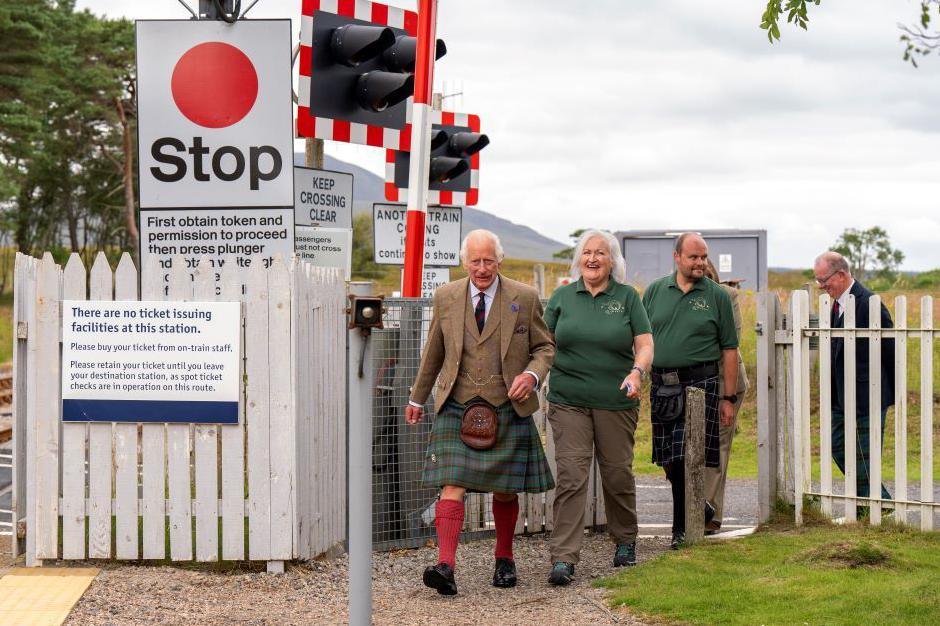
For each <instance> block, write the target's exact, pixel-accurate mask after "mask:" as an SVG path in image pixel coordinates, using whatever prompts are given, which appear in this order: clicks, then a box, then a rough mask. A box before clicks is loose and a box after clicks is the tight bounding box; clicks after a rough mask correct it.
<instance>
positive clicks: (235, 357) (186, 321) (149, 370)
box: [62, 300, 241, 424]
mask: <svg viewBox="0 0 940 626" xmlns="http://www.w3.org/2000/svg"><path fill="white" fill-rule="evenodd" d="M240 338H241V320H240V305H239V303H238V302H147V301H144V302H103V301H85V300H66V301H64V302H63V303H62V419H63V421H66V422H145V423H153V422H157V423H161V422H174V423H196V424H237V423H238V377H239V354H240V352H241V345H240Z"/></svg>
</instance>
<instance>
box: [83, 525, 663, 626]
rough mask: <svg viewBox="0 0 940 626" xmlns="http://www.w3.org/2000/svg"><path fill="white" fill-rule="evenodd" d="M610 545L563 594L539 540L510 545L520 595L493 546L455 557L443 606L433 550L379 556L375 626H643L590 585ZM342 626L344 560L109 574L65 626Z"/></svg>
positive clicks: (653, 542)
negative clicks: (452, 587) (273, 570)
mask: <svg viewBox="0 0 940 626" xmlns="http://www.w3.org/2000/svg"><path fill="white" fill-rule="evenodd" d="M666 548H667V542H666V540H665V539H641V540H640V541H639V542H638V551H637V552H638V555H637V556H638V559H639V560H640V561H641V562H642V561H644V560H646V559H648V558H650V557H652V556H654V555H656V554H658V553H660V552H662V551H664V550H665V549H666ZM612 553H613V545H612V544H611V543H610V542H609V540H608V539H607V537H606V535H590V536H588V537H586V538H585V545H584V550H583V551H582V561H581V563H580V564H579V565H578V567H577V572H576V573H577V575H576V580H575V582H574V583H573V584H571V585H570V586H568V587H552V586H551V585H549V584H548V582H547V577H548V569H549V567H550V563H549V562H548V558H549V556H548V544H547V541H546V539H545V537H544V536H542V535H537V536H532V537H519V538H517V539H516V544H515V558H516V565H517V568H518V570H519V585H518V586H517V587H516V588H515V589H496V588H494V587H493V586H492V585H491V584H490V582H491V579H492V575H493V570H492V568H493V556H492V554H493V540H482V541H475V542H472V543H466V544H462V545H461V546H460V548H459V550H458V552H457V586H458V589H459V594H458V595H457V596H454V597H443V596H439V595H438V594H437V592H435V591H434V590H432V589H428V588H426V587H425V586H424V585H423V584H422V583H421V572H422V570H423V569H424V567H425V566H426V565H429V564H433V563H434V561H435V560H436V556H437V550H436V548H421V549H417V550H401V551H397V552H387V553H377V554H376V555H375V578H374V585H373V587H374V595H373V615H374V622H375V624H396V625H399V624H400V625H405V624H415V625H417V624H428V623H444V624H501V625H503V624H506V625H508V624H526V625H535V624H537V625H538V626H548V625H551V624H566V625H578V626H580V625H581V624H632V625H637V624H642V622H640V621H637V620H636V619H635V618H633V617H632V616H631V615H629V614H628V613H626V612H625V611H623V610H620V609H618V610H615V611H614V612H613V613H612V612H611V611H609V610H608V609H607V605H606V602H605V595H606V592H605V591H604V590H602V589H596V588H594V587H593V586H592V582H593V580H594V579H595V578H597V577H599V576H606V575H609V574H612V573H614V572H615V571H617V570H615V569H614V568H613V567H612V565H611V559H612ZM345 621H346V559H345V558H340V559H335V560H332V561H313V562H309V563H302V564H297V565H293V566H290V567H289V568H288V570H287V573H285V574H284V575H281V576H272V575H268V574H266V573H264V572H263V571H249V570H246V569H240V570H235V571H228V572H224V571H221V569H219V568H215V569H213V568H211V567H200V568H187V567H149V566H141V565H106V566H105V567H104V569H103V570H102V572H101V574H99V576H98V578H97V579H96V580H95V581H94V582H93V583H92V585H91V587H90V588H89V589H88V591H87V592H86V593H85V595H84V596H83V597H82V599H81V600H80V601H79V602H78V604H77V605H76V606H75V608H74V610H73V611H72V613H71V615H70V616H69V619H68V621H67V622H66V624H69V625H75V626H77V625H85V624H94V625H105V624H107V625H114V626H119V625H124V624H187V625H188V624H220V625H221V624H251V625H268V624H271V625H273V624H278V625H280V624H285V625H289V624H298V625H299V624H342V623H345Z"/></svg>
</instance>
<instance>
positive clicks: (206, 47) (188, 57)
mask: <svg viewBox="0 0 940 626" xmlns="http://www.w3.org/2000/svg"><path fill="white" fill-rule="evenodd" d="M170 89H171V90H172V92H173V101H174V102H176V106H177V108H179V110H180V113H182V114H183V115H185V116H186V118H187V119H189V121H191V122H193V123H194V124H199V125H200V126H204V127H206V128H225V127H226V126H231V125H232V124H235V123H236V122H238V121H240V120H241V119H242V118H243V117H245V116H246V115H248V112H249V111H251V108H252V107H253V106H254V105H255V99H256V98H257V97H258V73H257V72H256V71H255V66H254V65H252V63H251V59H249V58H248V56H247V55H246V54H245V53H244V52H242V51H241V50H239V49H238V48H236V47H235V46H232V45H229V44H227V43H222V42H220V41H209V42H206V43H201V44H199V45H197V46H193V47H192V48H190V49H189V50H187V51H186V53H185V54H184V55H183V56H181V57H180V60H179V61H177V62H176V67H174V68H173V78H172V80H171V81H170Z"/></svg>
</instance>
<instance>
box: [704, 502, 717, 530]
mask: <svg viewBox="0 0 940 626" xmlns="http://www.w3.org/2000/svg"><path fill="white" fill-rule="evenodd" d="M713 519H715V507H713V506H712V504H711V502H709V501H708V500H706V501H705V526H708V525H709V524H710V523H711V521H712V520H713Z"/></svg>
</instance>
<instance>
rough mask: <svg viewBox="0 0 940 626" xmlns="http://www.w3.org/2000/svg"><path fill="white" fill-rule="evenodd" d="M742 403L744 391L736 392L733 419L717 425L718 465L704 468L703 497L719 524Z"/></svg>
mask: <svg viewBox="0 0 940 626" xmlns="http://www.w3.org/2000/svg"><path fill="white" fill-rule="evenodd" d="M743 403H744V393H739V394H738V401H737V402H735V403H734V419H733V420H731V426H723V425H719V431H718V444H719V450H720V452H719V454H720V455H721V456H720V459H719V461H718V462H719V466H718V467H706V468H705V499H706V500H708V501H709V502H711V503H712V505H713V506H714V507H715V517H714V520H713V521H715V522H718V524H721V520H722V515H723V511H724V504H725V482H726V481H727V480H728V460H729V458H730V457H731V440H732V439H734V431H735V429H736V428H737V427H738V412H739V411H740V410H741V404H743Z"/></svg>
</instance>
